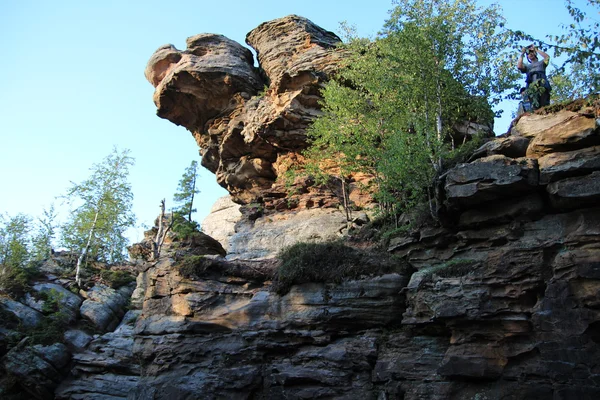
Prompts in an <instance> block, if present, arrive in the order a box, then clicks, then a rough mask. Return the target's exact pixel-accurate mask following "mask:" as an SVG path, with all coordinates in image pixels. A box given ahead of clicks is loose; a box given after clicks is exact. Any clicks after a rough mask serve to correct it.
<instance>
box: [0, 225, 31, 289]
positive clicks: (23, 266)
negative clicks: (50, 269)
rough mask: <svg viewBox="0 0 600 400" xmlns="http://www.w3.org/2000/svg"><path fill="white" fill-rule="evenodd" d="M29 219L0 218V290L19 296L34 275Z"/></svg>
mask: <svg viewBox="0 0 600 400" xmlns="http://www.w3.org/2000/svg"><path fill="white" fill-rule="evenodd" d="M31 230H32V226H31V218H30V217H29V216H27V215H25V214H17V215H16V216H14V217H5V216H0V290H2V291H3V292H5V293H8V294H9V295H11V296H13V297H19V296H21V295H22V294H23V293H24V291H25V290H26V288H27V284H28V281H29V279H30V277H31V276H32V275H33V274H34V273H35V267H34V265H32V263H31V254H30V251H31V236H30V232H31Z"/></svg>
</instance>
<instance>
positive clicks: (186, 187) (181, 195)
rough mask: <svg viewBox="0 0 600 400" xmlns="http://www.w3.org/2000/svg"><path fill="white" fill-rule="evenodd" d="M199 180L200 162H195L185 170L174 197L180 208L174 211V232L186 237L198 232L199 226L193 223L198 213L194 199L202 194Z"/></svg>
mask: <svg viewBox="0 0 600 400" xmlns="http://www.w3.org/2000/svg"><path fill="white" fill-rule="evenodd" d="M197 180H198V162H197V161H196V160H193V161H192V162H191V163H190V166H189V167H187V168H186V169H185V172H184V173H183V175H182V177H181V179H180V180H179V185H178V186H177V191H176V192H175V194H174V195H173V201H174V202H175V203H179V206H178V207H176V208H174V209H173V215H172V218H173V232H175V233H178V234H180V235H182V236H186V235H188V234H190V233H191V232H193V231H195V230H197V229H198V228H199V225H198V223H197V222H196V221H192V213H194V212H196V209H195V208H194V198H195V196H196V194H198V193H200V190H199V189H198V188H197V185H196V183H197Z"/></svg>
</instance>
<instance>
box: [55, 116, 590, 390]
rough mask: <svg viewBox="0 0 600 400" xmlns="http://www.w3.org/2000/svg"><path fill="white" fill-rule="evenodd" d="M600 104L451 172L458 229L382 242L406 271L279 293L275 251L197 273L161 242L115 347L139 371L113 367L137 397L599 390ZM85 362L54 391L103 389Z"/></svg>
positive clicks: (527, 129) (453, 221)
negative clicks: (269, 256)
mask: <svg viewBox="0 0 600 400" xmlns="http://www.w3.org/2000/svg"><path fill="white" fill-rule="evenodd" d="M595 112H597V111H594V109H593V108H585V107H584V108H582V109H579V110H578V111H567V110H564V111H560V112H558V113H553V114H548V115H541V114H536V115H531V116H525V117H523V118H522V119H521V120H520V122H519V123H518V124H517V125H516V128H515V129H514V130H513V135H512V136H509V137H505V138H497V139H495V140H493V141H490V142H488V143H487V144H486V145H484V146H483V147H482V148H481V149H479V150H478V151H477V152H476V153H475V154H474V156H473V161H472V162H470V163H467V164H461V165H459V166H457V167H456V168H454V169H452V170H450V171H449V172H448V173H447V174H446V176H445V177H444V181H443V182H442V186H443V193H444V196H445V207H446V210H447V213H446V219H447V225H446V226H432V225H424V226H422V227H421V228H420V229H416V230H414V231H411V232H409V233H408V234H406V235H404V236H397V237H395V238H392V239H391V240H390V242H389V246H388V252H390V253H393V254H395V255H396V256H397V257H399V258H401V259H404V260H405V261H407V262H408V263H409V264H410V268H409V269H408V270H407V272H406V273H405V274H397V273H393V274H387V275H382V276H370V277H367V276H366V277H364V278H363V279H359V280H349V281H345V282H343V283H341V284H331V283H306V284H302V285H296V286H293V287H292V289H291V290H290V292H289V293H287V294H285V295H282V296H280V295H277V294H275V293H273V292H272V291H271V290H270V289H269V287H270V283H271V282H270V281H271V279H272V273H273V271H274V269H275V268H276V267H277V263H276V262H275V261H272V260H271V261H269V260H263V261H242V260H238V261H230V262H228V261H225V260H224V259H222V258H219V257H216V258H215V256H206V263H205V264H202V267H198V269H194V270H192V271H190V270H189V269H185V268H183V267H182V257H184V255H182V254H183V253H181V250H178V249H177V248H175V247H169V246H167V248H166V250H165V253H164V255H163V257H161V259H160V260H159V262H158V263H147V264H145V265H146V266H145V267H144V268H143V272H142V273H141V274H140V275H139V277H138V285H137V289H136V293H135V294H134V302H133V304H136V305H139V307H140V308H141V310H142V311H141V315H140V317H139V318H138V319H137V321H136V322H135V327H134V328H133V332H132V333H131V335H132V337H133V340H132V341H131V342H128V343H129V345H128V346H129V347H128V350H127V352H122V353H111V354H114V355H113V356H112V357H113V358H116V360H115V359H113V361H111V363H110V365H121V364H122V362H121V361H122V360H123V359H126V360H131V359H135V360H137V363H138V364H137V365H138V367H139V368H140V371H139V372H138V371H137V370H135V369H128V370H127V369H122V370H121V372H119V371H116V370H115V369H113V370H112V371H113V372H112V373H115V372H114V371H116V374H117V375H118V376H119V378H118V379H119V382H121V381H123V382H127V384H125V383H124V384H123V385H125V386H122V387H127V388H128V396H129V397H128V398H133V399H150V398H154V399H167V398H190V399H191V398H203V399H204V398H205V399H225V398H226V399H280V398H290V399H301V398H322V399H331V398H336V399H359V398H360V399H465V400H466V399H552V398H553V399H595V398H598V397H599V396H600V369H599V364H598V359H599V357H600V346H599V342H600V311H599V310H600V300H599V299H600V207H599V206H598V196H599V195H600V189H599V188H598V186H597V182H598V180H597V178H596V176H597V174H598V173H599V172H598V171H600V163H599V162H598V160H599V157H600V156H599V153H598V152H597V148H598V146H600V128H598V124H597V122H596V121H595V115H594V113H595ZM561 125H562V127H561ZM557 150H560V151H557ZM556 188H560V190H557V189H556ZM273 224H277V222H276V221H273ZM262 229H264V227H263V226H261V227H260V228H256V230H255V231H254V233H255V234H257V235H260V231H261V230H262ZM234 236H235V234H234ZM232 237H233V236H232ZM230 245H231V242H230ZM201 253H202V250H201V249H196V250H194V254H201ZM110 340H114V337H113V336H111V337H108V338H107V337H106V335H105V336H104V337H101V338H99V339H96V340H95V341H93V342H92V344H91V347H90V348H91V350H88V352H90V351H91V352H93V351H106V350H100V349H101V346H102V345H106V344H107V343H109V341H110ZM94 349H96V350H94ZM120 357H121V358H120ZM81 362H82V361H79V359H76V367H75V368H76V369H77V370H78V371H79V372H78V374H79V377H78V378H77V379H75V380H73V381H68V382H66V383H65V384H64V385H63V386H61V387H60V388H59V391H58V392H57V393H58V394H59V395H58V397H59V398H65V399H67V398H79V397H76V396H75V395H74V393H75V392H74V389H73V387H75V388H77V390H78V392H76V393H78V395H79V396H84V397H85V396H88V397H86V398H103V397H101V396H100V395H99V394H98V393H99V390H98V389H96V388H97V387H103V386H102V382H103V380H104V379H105V376H104V375H103V374H98V372H97V371H99V370H102V366H103V365H106V364H107V362H106V361H105V359H103V358H99V359H98V360H97V361H96V362H94V361H92V362H91V363H90V357H89V356H88V357H86V358H85V363H86V364H85V365H86V370H85V372H84V369H83V368H82V367H81ZM125 364H126V365H129V361H128V362H127V363H125ZM115 379H116V378H115ZM103 393H105V394H107V393H108V392H103ZM111 395H114V396H115V397H116V398H124V397H125V396H124V395H118V394H113V393H111ZM94 396H98V397H94Z"/></svg>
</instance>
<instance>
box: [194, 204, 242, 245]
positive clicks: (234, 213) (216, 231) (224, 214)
mask: <svg viewBox="0 0 600 400" xmlns="http://www.w3.org/2000/svg"><path fill="white" fill-rule="evenodd" d="M241 218H242V213H241V212H240V205H239V204H235V203H234V202H233V201H232V200H231V197H230V196H224V197H221V198H220V199H218V200H217V201H216V202H215V204H213V206H212V208H211V210H210V214H208V215H207V216H206V218H204V220H203V221H202V224H201V227H202V232H204V233H206V234H207V235H208V236H210V237H212V238H213V239H216V240H218V241H219V243H221V245H222V246H223V249H225V251H229V240H230V238H231V237H232V236H233V235H234V234H235V224H236V223H237V222H238V221H239V220H240V219H241Z"/></svg>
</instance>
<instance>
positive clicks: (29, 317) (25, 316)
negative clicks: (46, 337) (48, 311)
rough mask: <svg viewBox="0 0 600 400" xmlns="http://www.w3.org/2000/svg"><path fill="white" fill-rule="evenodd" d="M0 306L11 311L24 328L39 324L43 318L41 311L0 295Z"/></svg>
mask: <svg viewBox="0 0 600 400" xmlns="http://www.w3.org/2000/svg"><path fill="white" fill-rule="evenodd" d="M0 307H2V308H3V309H4V310H5V311H8V312H10V313H12V314H13V315H14V316H15V317H16V318H18V319H19V321H20V322H21V324H23V326H24V327H26V328H33V327H35V326H37V325H39V324H40V322H42V319H43V318H44V315H43V314H42V313H41V312H39V311H37V310H35V309H33V308H31V307H28V306H26V305H24V304H22V303H19V302H18V301H15V300H12V299H9V298H7V297H0Z"/></svg>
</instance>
